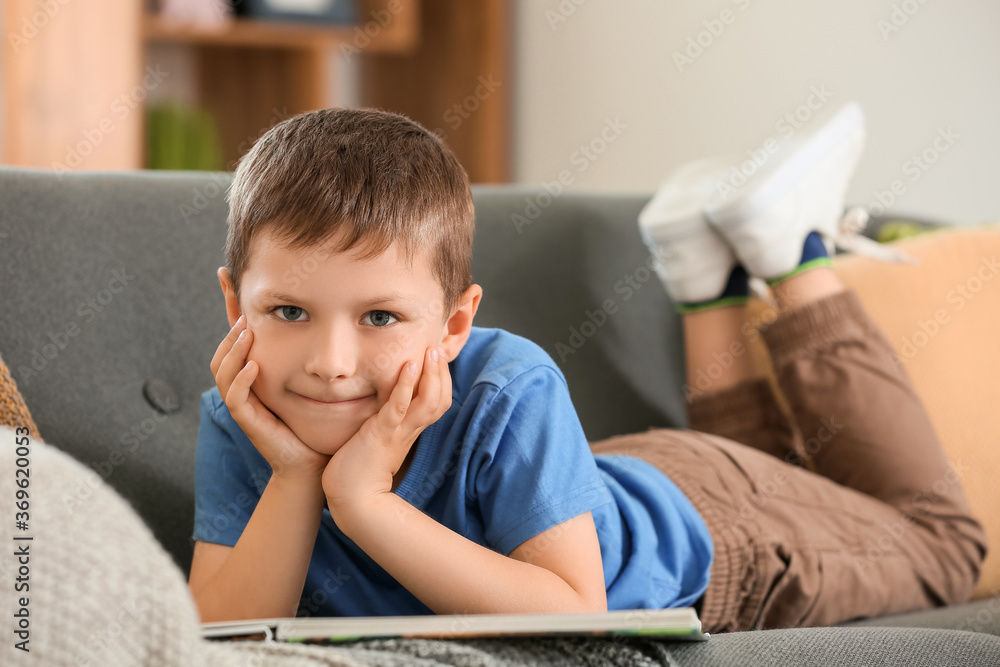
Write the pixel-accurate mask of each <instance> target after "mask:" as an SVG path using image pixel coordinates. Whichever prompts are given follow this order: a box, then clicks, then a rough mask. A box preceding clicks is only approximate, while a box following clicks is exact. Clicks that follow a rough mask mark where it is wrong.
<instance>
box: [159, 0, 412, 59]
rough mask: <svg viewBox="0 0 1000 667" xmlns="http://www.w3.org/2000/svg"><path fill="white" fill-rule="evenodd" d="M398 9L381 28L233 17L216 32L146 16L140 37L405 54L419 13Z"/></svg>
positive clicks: (404, 3)
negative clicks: (339, 48) (342, 48)
mask: <svg viewBox="0 0 1000 667" xmlns="http://www.w3.org/2000/svg"><path fill="white" fill-rule="evenodd" d="M397 6H398V7H399V8H400V9H399V11H398V12H396V14H395V15H392V16H391V20H389V21H386V22H385V25H382V24H380V23H379V22H378V21H377V20H375V19H374V18H369V21H368V22H367V23H362V24H360V25H357V26H355V25H350V26H347V25H343V26H340V25H337V26H334V25H315V24H306V23H302V24H297V23H292V22H278V21H257V20H252V19H244V18H235V19H231V20H229V21H227V22H226V23H224V24H222V25H221V26H219V27H204V26H196V25H191V24H186V23H178V22H176V21H171V20H169V19H164V18H163V17H160V16H155V15H147V16H146V17H145V19H144V22H143V34H144V37H145V39H146V40H147V41H156V42H175V43H183V44H200V45H205V46H224V47H261V48H285V49H310V48H335V47H339V46H341V45H347V46H352V47H354V48H357V49H359V50H363V51H364V52H365V53H406V52H408V51H411V50H412V49H413V48H414V47H415V46H416V44H417V38H418V31H419V11H418V8H417V5H416V4H415V3H414V2H412V0H399V4H398V5H397ZM386 11H388V10H386ZM366 28H367V32H366Z"/></svg>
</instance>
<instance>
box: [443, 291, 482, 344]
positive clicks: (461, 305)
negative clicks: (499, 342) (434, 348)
mask: <svg viewBox="0 0 1000 667" xmlns="http://www.w3.org/2000/svg"><path fill="white" fill-rule="evenodd" d="M482 298H483V288H482V287H480V286H479V285H469V288H468V289H467V290H465V291H464V292H463V293H462V296H460V297H459V298H458V304H457V305H456V306H455V310H454V312H453V313H452V314H451V317H449V318H448V321H447V322H445V323H444V326H445V330H446V331H447V333H445V336H444V338H442V339H441V347H442V348H444V355H445V358H446V359H447V360H448V361H453V360H454V359H455V357H457V356H458V353H459V352H461V351H462V348H463V347H464V346H465V342H466V341H467V340H469V334H470V333H472V318H474V317H475V316H476V311H477V310H479V300H480V299H482Z"/></svg>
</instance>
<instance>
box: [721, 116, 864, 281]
mask: <svg viewBox="0 0 1000 667" xmlns="http://www.w3.org/2000/svg"><path fill="white" fill-rule="evenodd" d="M864 142H865V119H864V114H863V112H862V111H861V107H859V106H858V105H857V104H856V103H854V102H851V103H849V104H847V105H845V106H844V107H842V108H841V109H839V110H838V111H837V112H836V113H835V114H834V115H833V116H832V117H829V118H828V119H826V120H825V121H824V120H820V121H819V122H818V123H817V125H816V126H815V127H814V128H813V129H811V130H801V131H800V133H799V135H798V136H794V137H790V138H788V139H787V140H785V141H784V142H783V143H782V144H781V145H780V146H779V147H778V150H777V151H776V152H775V153H774V154H773V155H771V156H770V157H769V159H768V160H767V161H766V162H765V163H764V165H763V166H761V167H760V168H759V169H758V170H757V171H756V172H754V173H753V174H751V175H750V176H749V177H748V178H747V182H746V183H745V184H744V185H743V186H742V187H740V188H738V190H737V192H735V193H729V194H730V195H731V196H728V197H727V196H726V194H725V193H723V192H720V191H717V192H716V193H715V194H714V196H713V197H712V198H711V200H710V201H709V202H708V203H707V205H706V207H705V215H706V217H707V218H708V220H709V222H710V223H711V225H712V226H713V227H714V228H715V229H716V230H718V231H719V233H720V234H722V235H723V236H724V237H725V238H726V240H727V241H728V242H729V245H731V246H732V248H733V251H734V252H735V253H736V256H737V257H738V259H739V261H740V262H741V263H742V264H743V266H744V267H745V268H746V270H747V272H748V273H750V275H752V276H757V277H758V278H763V279H771V278H776V277H778V276H781V275H784V274H786V273H789V272H791V271H793V270H794V269H795V268H796V267H797V266H798V264H799V260H800V259H801V258H802V246H803V244H804V243H805V239H806V236H807V235H808V234H809V232H811V231H816V232H819V234H820V235H821V236H822V237H823V240H824V243H825V244H826V246H827V251H828V252H829V253H830V255H831V256H832V255H833V245H832V244H833V242H834V241H835V240H836V239H837V238H838V237H840V236H841V230H840V226H839V224H838V223H839V221H840V219H841V216H842V215H843V212H844V197H845V195H846V193H847V185H848V182H849V181H850V178H851V175H852V174H853V173H854V169H855V167H856V166H857V163H858V159H859V158H860V156H861V151H862V149H863V147H864Z"/></svg>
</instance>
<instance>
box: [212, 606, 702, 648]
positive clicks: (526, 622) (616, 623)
mask: <svg viewBox="0 0 1000 667" xmlns="http://www.w3.org/2000/svg"><path fill="white" fill-rule="evenodd" d="M201 629H202V636H204V637H206V638H209V639H261V640H267V641H281V642H299V643H324V644H325V643H340V642H348V641H356V640H359V639H373V638H387V637H404V638H407V637H423V638H431V637H433V638H449V637H464V638H468V637H505V636H511V637H514V636H558V635H596V636H601V635H614V636H644V637H657V638H662V639H675V640H692V641H704V640H706V639H708V634H707V633H704V632H702V630H701V621H700V620H699V619H698V615H697V613H695V611H694V609H692V608H689V607H685V608H680V609H630V610H618V611H609V612H606V613H582V614H467V615H427V616H366V617H344V618H330V617H323V618H271V619H255V620H248V621H236V622H228V621H222V622H215V623H202V624H201Z"/></svg>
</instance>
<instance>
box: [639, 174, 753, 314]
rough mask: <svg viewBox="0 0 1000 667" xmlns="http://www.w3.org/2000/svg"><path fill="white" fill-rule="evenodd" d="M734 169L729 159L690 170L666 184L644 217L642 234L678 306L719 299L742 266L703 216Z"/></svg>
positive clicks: (675, 176) (641, 221)
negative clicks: (735, 271) (713, 194)
mask: <svg viewBox="0 0 1000 667" xmlns="http://www.w3.org/2000/svg"><path fill="white" fill-rule="evenodd" d="M731 165H732V160H730V159H728V158H727V159H717V158H716V159H708V160H698V161H696V162H690V163H688V164H685V165H684V166H682V167H680V168H678V169H677V170H676V171H673V172H671V173H670V174H669V175H668V176H667V177H666V178H665V179H664V180H663V182H662V183H661V184H660V187H659V188H658V189H657V191H656V194H655V195H653V198H652V199H651V200H650V201H649V203H648V204H646V206H645V207H644V208H643V209H642V212H641V213H639V232H640V233H641V234H642V239H643V241H644V242H645V244H646V246H647V247H648V248H649V249H650V251H651V252H652V253H653V255H654V256H655V257H656V258H657V259H658V262H657V265H656V272H657V274H658V275H659V276H660V280H661V281H662V282H663V285H664V287H665V288H666V290H667V293H668V294H669V295H670V298H671V299H673V300H674V302H675V303H695V302H698V301H708V300H710V299H714V298H716V297H718V296H719V295H720V294H722V290H723V289H725V287H726V280H727V279H728V278H729V274H730V272H731V271H732V269H733V267H734V266H735V265H736V263H737V260H736V256H735V255H734V254H733V251H732V249H731V248H730V247H729V245H728V244H727V243H726V241H725V239H723V238H722V237H721V236H720V235H719V234H718V233H717V232H716V231H715V230H714V229H712V227H711V226H709V224H708V221H707V220H706V219H705V214H704V208H705V204H706V203H707V202H708V201H709V199H710V197H711V195H712V193H714V192H715V190H716V186H717V184H718V182H719V181H720V179H722V178H724V176H725V170H726V169H727V168H729V167H730V166H731Z"/></svg>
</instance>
